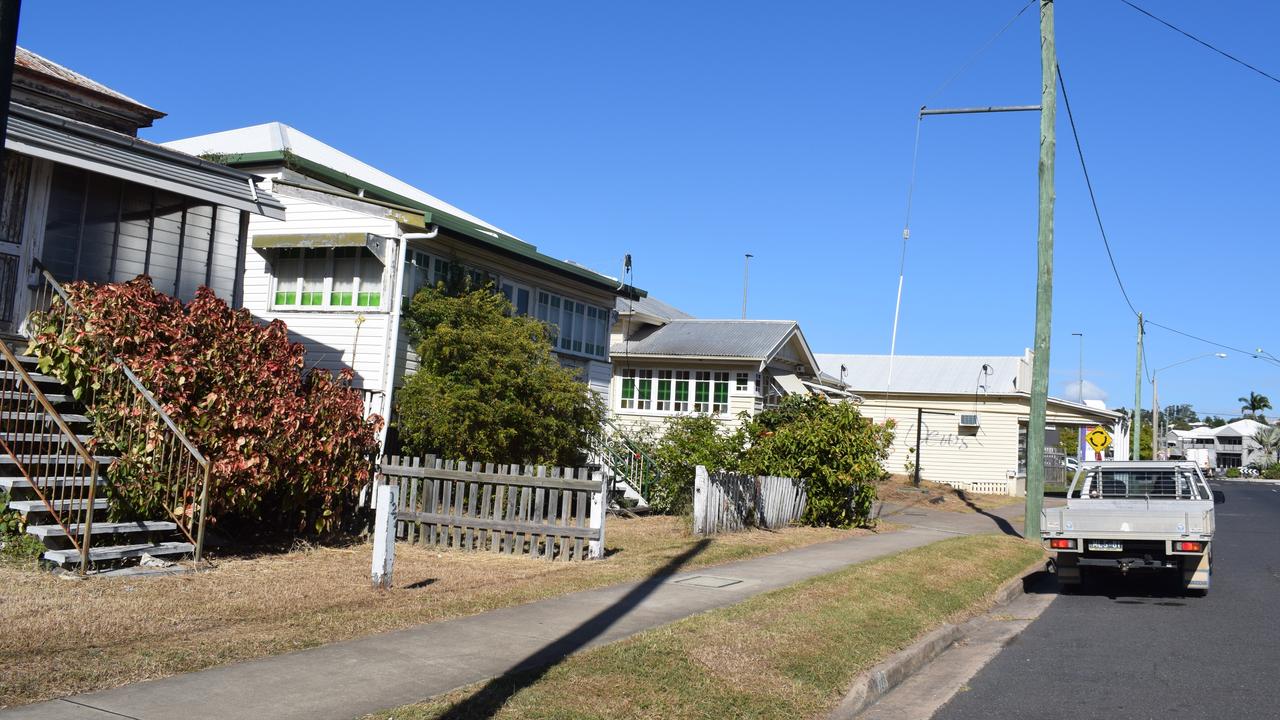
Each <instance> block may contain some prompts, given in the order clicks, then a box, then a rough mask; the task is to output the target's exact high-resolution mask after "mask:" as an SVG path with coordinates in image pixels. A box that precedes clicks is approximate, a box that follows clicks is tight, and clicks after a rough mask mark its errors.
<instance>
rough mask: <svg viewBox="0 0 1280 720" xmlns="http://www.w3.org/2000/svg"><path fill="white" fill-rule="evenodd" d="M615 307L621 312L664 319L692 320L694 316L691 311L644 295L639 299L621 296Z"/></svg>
mask: <svg viewBox="0 0 1280 720" xmlns="http://www.w3.org/2000/svg"><path fill="white" fill-rule="evenodd" d="M614 307H615V309H617V311H618V313H619V314H623V315H625V314H627V313H629V312H635V313H642V314H644V315H652V316H653V317H656V318H660V319H662V320H692V319H693V316H692V315H690V314H689V313H687V312H685V311H683V310H681V309H679V308H676V307H673V306H671V305H668V304H667V303H664V302H662V301H661V300H659V299H657V298H654V297H642V298H640V299H639V300H629V299H627V298H625V297H619V298H618V299H617V301H616V302H615V303H614Z"/></svg>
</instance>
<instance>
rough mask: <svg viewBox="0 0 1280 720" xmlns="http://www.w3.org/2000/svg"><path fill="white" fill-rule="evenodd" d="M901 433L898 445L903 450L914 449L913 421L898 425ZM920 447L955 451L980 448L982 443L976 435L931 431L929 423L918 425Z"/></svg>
mask: <svg viewBox="0 0 1280 720" xmlns="http://www.w3.org/2000/svg"><path fill="white" fill-rule="evenodd" d="M899 427H901V428H902V431H901V432H899V433H898V437H897V440H898V444H899V445H901V446H902V447H903V448H915V446H916V424H915V420H910V421H907V422H903V423H901V424H900V425H899ZM920 445H921V447H926V448H930V447H938V448H953V449H956V450H968V449H969V446H970V445H974V446H976V447H982V441H981V440H979V439H978V437H977V436H976V435H960V434H958V433H955V432H943V431H941V430H932V429H930V428H929V421H927V420H926V421H924V422H922V423H920Z"/></svg>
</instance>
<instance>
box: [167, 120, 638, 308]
mask: <svg viewBox="0 0 1280 720" xmlns="http://www.w3.org/2000/svg"><path fill="white" fill-rule="evenodd" d="M165 145H166V146H168V147H172V148H177V149H179V150H183V151H185V152H190V153H205V152H216V153H219V154H222V155H226V156H227V158H226V162H227V163H229V164H232V165H238V166H251V165H255V164H256V165H263V164H268V163H281V164H284V165H288V166H289V167H294V166H295V165H297V166H298V167H295V168H294V169H296V170H298V171H299V172H302V173H303V174H309V175H322V176H323V177H321V178H318V179H321V180H322V181H324V182H328V183H334V184H338V185H349V186H352V187H358V188H359V189H360V190H361V191H362V192H365V193H366V194H373V195H375V196H378V197H380V198H381V199H384V200H389V201H391V202H395V203H398V204H402V205H407V206H409V207H412V208H416V209H419V210H424V211H427V212H430V213H431V217H432V222H434V223H436V224H438V225H440V226H441V227H443V228H446V229H449V230H453V231H456V232H459V233H462V234H464V235H465V236H467V237H468V238H471V239H474V240H477V241H479V242H481V243H484V244H485V245H488V246H490V247H492V248H494V249H497V250H499V251H503V252H506V253H510V254H513V255H517V256H519V257H523V258H526V259H528V260H532V261H534V262H536V263H539V264H541V265H543V266H544V267H547V268H549V269H551V270H555V271H558V272H560V273H561V274H565V275H570V276H574V277H577V278H578V279H580V280H586V281H588V282H591V283H593V284H595V285H597V286H599V287H607V288H610V289H615V290H616V289H618V280H617V278H613V277H610V276H608V275H605V274H603V273H599V272H596V271H594V270H591V269H590V268H587V267H585V266H583V265H579V264H578V263H574V262H570V261H566V260H561V259H559V258H555V257H552V256H550V255H546V254H544V253H542V252H539V251H538V249H537V247H535V246H534V245H531V244H529V243H527V242H525V241H523V240H521V239H519V238H517V237H516V236H514V235H512V234H510V233H508V232H506V231H504V230H501V229H499V228H497V227H496V226H494V225H491V224H489V223H487V222H485V221H484V220H481V219H480V218H478V217H476V216H474V215H472V214H470V213H468V212H466V211H464V210H462V209H461V208H458V207H456V206H454V205H451V204H449V203H447V202H445V201H444V200H441V199H440V198H437V197H435V196H434V195H431V194H429V193H426V192H423V191H422V190H419V189H418V188H416V187H414V186H412V185H410V184H408V183H406V182H404V181H403V180H400V179H399V178H396V177H394V176H392V175H389V174H387V173H385V172H382V171H381V170H379V169H377V168H375V167H373V166H372V165H369V164H368V163H365V162H362V161H360V160H358V159H356V158H354V157H352V156H350V155H348V154H346V153H344V152H342V151H341V150H338V149H337V148H335V147H332V146H330V145H327V144H325V143H323V142H321V141H320V140H317V139H316V138H313V137H311V136H310V135H307V134H306V133H304V132H302V131H300V130H298V129H296V128H293V127H290V126H288V125H285V124H284V123H281V122H270V123H264V124H262V125H254V126H250V127H244V128H237V129H235V130H225V131H222V132H216V133H210V134H208V135H199V136H196V137H189V138H183V139H181V140H173V141H170V142H167V143H165ZM637 292H640V293H642V294H643V291H637Z"/></svg>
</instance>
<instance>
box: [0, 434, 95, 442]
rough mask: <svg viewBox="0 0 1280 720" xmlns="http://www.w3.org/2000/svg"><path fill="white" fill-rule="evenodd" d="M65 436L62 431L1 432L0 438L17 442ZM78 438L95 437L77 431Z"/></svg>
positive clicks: (38, 440) (90, 438)
mask: <svg viewBox="0 0 1280 720" xmlns="http://www.w3.org/2000/svg"><path fill="white" fill-rule="evenodd" d="M64 437H66V436H65V435H63V434H62V433H29V432H0V438H4V439H5V440H14V441H16V442H42V441H45V440H61V439H62V438H64ZM76 439H77V440H79V441H80V442H89V441H90V440H92V439H93V436H92V435H81V434H78V433H77V434H76Z"/></svg>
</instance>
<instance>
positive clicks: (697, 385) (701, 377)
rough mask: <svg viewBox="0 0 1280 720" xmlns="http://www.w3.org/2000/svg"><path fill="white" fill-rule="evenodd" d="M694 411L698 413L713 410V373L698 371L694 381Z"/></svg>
mask: <svg viewBox="0 0 1280 720" xmlns="http://www.w3.org/2000/svg"><path fill="white" fill-rule="evenodd" d="M693 411H694V412H696V413H708V412H711V373H710V372H705V371H698V372H697V373H695V375H694V383H693Z"/></svg>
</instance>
